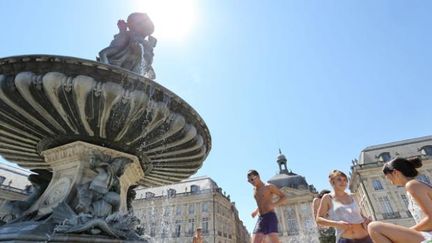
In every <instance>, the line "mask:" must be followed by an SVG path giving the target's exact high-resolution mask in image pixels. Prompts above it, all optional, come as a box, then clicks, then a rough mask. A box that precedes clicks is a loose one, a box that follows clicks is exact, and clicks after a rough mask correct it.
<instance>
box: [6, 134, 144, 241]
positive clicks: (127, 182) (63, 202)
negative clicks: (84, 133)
mask: <svg viewBox="0 0 432 243" xmlns="http://www.w3.org/2000/svg"><path fill="white" fill-rule="evenodd" d="M42 155H43V156H44V158H45V161H46V163H48V164H49V165H50V167H51V168H52V179H51V181H50V183H49V185H48V187H47V188H46V189H45V191H44V192H43V193H42V194H41V196H40V197H39V198H38V199H37V201H36V202H34V203H33V204H32V205H31V207H30V208H28V209H27V210H26V211H24V212H23V213H22V214H21V219H25V218H31V219H32V220H30V221H25V222H21V219H20V218H18V219H17V220H16V221H17V222H16V223H12V224H9V225H7V226H5V227H3V228H0V241H5V240H7V241H10V242H15V241H16V242H18V241H19V242H22V241H23V240H24V241H33V240H37V241H41V240H42V241H48V240H49V241H50V242H51V240H54V241H56V239H57V240H58V241H59V242H61V241H64V240H72V238H73V241H74V242H88V240H89V237H90V238H93V239H92V241H95V242H119V240H112V239H111V240H110V239H104V237H103V236H102V237H101V236H93V235H85V237H84V236H83V235H81V236H80V235H75V236H73V235H72V236H71V235H69V236H68V235H65V234H62V233H69V232H75V233H77V232H79V233H81V232H83V233H84V232H87V233H88V232H93V231H94V230H92V227H96V228H97V230H96V231H95V233H97V234H99V233H100V232H101V231H107V232H103V233H105V234H107V235H110V236H114V237H119V238H130V237H126V235H128V236H130V234H133V233H134V229H132V228H131V229H130V231H131V232H126V231H127V230H126V231H125V230H123V231H121V232H120V231H119V229H118V227H117V229H116V226H114V228H113V225H112V224H113V223H114V224H115V223H117V224H119V223H122V222H121V221H120V220H128V218H127V217H133V216H131V215H128V214H127V213H128V202H127V200H128V198H127V197H128V189H129V188H130V187H131V186H132V185H136V183H137V182H138V181H139V180H140V179H141V178H142V177H143V176H144V173H143V170H142V168H141V165H140V163H139V160H138V158H137V157H136V156H134V155H130V154H127V153H123V152H119V151H116V150H113V149H109V148H105V147H101V146H97V145H93V144H89V143H85V142H81V141H77V142H73V143H70V144H66V145H62V146H59V147H56V148H52V149H49V150H46V151H43V152H42ZM132 199H133V198H129V200H132ZM75 212H81V213H82V215H86V216H85V217H84V216H82V217H81V219H80V216H79V215H78V214H76V213H75ZM113 215H125V216H124V217H121V219H119V221H118V222H110V220H108V218H109V217H113ZM76 219H78V220H77V222H74V220H76ZM82 219H85V220H87V221H82ZM129 219H130V218H129ZM80 220H81V221H82V222H79V221H80ZM59 221H68V222H69V224H68V222H59ZM102 221H103V224H100V223H101V222H102ZM92 222H93V223H92ZM59 223H60V226H58V227H57V228H56V226H57V225H59ZM105 226H107V227H108V228H107V229H105V228H104V227H105ZM51 232H54V233H51ZM59 232H60V233H59ZM71 237H72V238H71ZM12 239H14V240H15V241H11V240H12ZM137 239H139V238H138V237H137Z"/></svg>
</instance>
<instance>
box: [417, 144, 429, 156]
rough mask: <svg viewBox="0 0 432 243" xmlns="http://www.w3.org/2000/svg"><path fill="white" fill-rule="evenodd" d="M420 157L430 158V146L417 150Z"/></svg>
mask: <svg viewBox="0 0 432 243" xmlns="http://www.w3.org/2000/svg"><path fill="white" fill-rule="evenodd" d="M419 151H420V152H421V154H422V155H427V156H432V145H426V146H423V147H421V148H420V149H419Z"/></svg>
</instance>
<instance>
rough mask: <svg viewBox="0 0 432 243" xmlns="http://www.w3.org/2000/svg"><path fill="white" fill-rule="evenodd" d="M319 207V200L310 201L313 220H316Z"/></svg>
mask: <svg viewBox="0 0 432 243" xmlns="http://www.w3.org/2000/svg"><path fill="white" fill-rule="evenodd" d="M319 205H320V199H319V198H314V199H313V201H312V212H313V215H314V219H316V217H317V214H318V208H319Z"/></svg>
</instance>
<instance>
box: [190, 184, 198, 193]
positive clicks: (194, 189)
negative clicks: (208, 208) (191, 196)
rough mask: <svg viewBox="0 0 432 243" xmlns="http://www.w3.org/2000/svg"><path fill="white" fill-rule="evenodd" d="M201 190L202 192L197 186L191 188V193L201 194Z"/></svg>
mask: <svg viewBox="0 0 432 243" xmlns="http://www.w3.org/2000/svg"><path fill="white" fill-rule="evenodd" d="M199 190H200V188H199V186H197V185H192V186H191V192H192V193H197V192H199Z"/></svg>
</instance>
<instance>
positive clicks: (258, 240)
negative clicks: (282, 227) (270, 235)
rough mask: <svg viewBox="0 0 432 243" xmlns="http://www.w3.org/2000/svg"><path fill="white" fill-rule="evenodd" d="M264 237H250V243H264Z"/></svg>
mask: <svg viewBox="0 0 432 243" xmlns="http://www.w3.org/2000/svg"><path fill="white" fill-rule="evenodd" d="M264 238H265V235H264V234H262V233H257V234H253V235H252V243H264Z"/></svg>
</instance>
